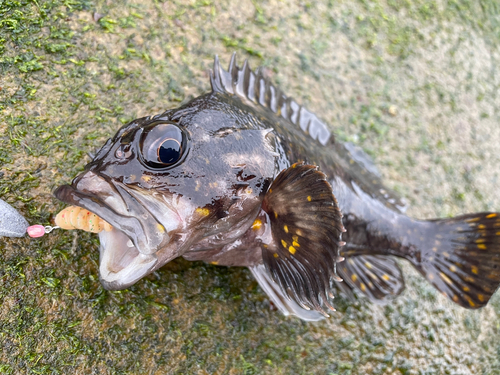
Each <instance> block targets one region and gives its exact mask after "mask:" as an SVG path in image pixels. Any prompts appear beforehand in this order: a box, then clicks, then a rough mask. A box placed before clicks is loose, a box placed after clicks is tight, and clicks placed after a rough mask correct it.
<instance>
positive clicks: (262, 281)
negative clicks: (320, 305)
mask: <svg viewBox="0 0 500 375" xmlns="http://www.w3.org/2000/svg"><path fill="white" fill-rule="evenodd" d="M249 268H250V271H251V272H252V274H253V276H254V277H255V279H256V280H257V282H258V283H259V285H260V287H261V288H262V289H263V290H264V292H266V294H267V295H268V297H269V299H270V300H271V301H272V302H273V303H274V305H275V306H276V307H277V308H278V310H280V311H281V312H282V313H283V314H284V315H285V316H288V315H295V316H297V317H299V318H300V319H302V320H305V321H318V320H322V319H324V318H325V316H324V315H323V314H321V313H319V312H318V311H315V310H307V309H304V308H303V307H301V306H300V305H299V304H298V303H297V302H295V301H294V300H293V299H290V298H289V297H288V296H286V295H285V294H283V292H282V290H281V288H280V287H279V285H278V284H277V283H276V282H275V281H273V279H272V278H271V276H270V275H269V273H268V272H267V270H266V267H265V266H264V265H263V264H259V265H257V266H253V267H249Z"/></svg>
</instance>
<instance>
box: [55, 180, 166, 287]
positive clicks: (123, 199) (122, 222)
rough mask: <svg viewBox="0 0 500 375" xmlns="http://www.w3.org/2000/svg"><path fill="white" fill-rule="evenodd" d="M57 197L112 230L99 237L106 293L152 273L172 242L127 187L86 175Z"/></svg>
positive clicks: (65, 188) (62, 187)
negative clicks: (88, 213) (93, 215)
mask: <svg viewBox="0 0 500 375" xmlns="http://www.w3.org/2000/svg"><path fill="white" fill-rule="evenodd" d="M54 195H55V196H56V198H58V199H59V200H61V201H63V202H65V203H68V204H70V205H74V206H78V207H82V208H85V209H87V210H89V211H90V212H92V213H94V214H96V215H97V216H99V217H100V218H102V219H103V220H105V221H106V222H108V223H109V224H111V226H112V227H113V229H112V230H111V231H101V232H100V233H99V240H100V248H99V250H100V261H99V263H100V264H99V277H100V280H101V283H102V285H103V287H104V288H105V289H108V290H120V289H125V288H127V287H129V286H130V285H133V284H134V283H136V282H137V281H138V280H140V279H141V278H143V277H144V276H146V275H147V274H149V273H150V272H152V271H153V269H154V267H155V266H156V265H157V263H158V257H157V255H156V253H157V252H158V250H159V249H161V248H162V247H164V246H166V245H167V244H168V242H169V240H170V238H169V236H168V233H167V232H166V230H165V227H164V226H163V225H162V224H161V223H159V222H158V220H157V219H156V218H155V217H154V216H153V215H152V214H151V213H150V212H149V211H148V210H147V209H146V208H145V207H144V205H143V204H141V202H139V201H138V200H137V199H136V197H134V196H133V195H132V194H130V192H128V191H127V190H126V189H125V188H124V187H122V186H120V185H118V184H114V183H108V182H107V181H105V180H104V179H103V178H101V177H99V176H97V175H96V174H94V173H93V172H87V173H85V174H84V175H82V176H81V177H79V178H77V179H75V181H74V182H73V184H72V185H63V186H60V187H59V188H57V189H56V191H55V192H54Z"/></svg>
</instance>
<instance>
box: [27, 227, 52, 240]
mask: <svg viewBox="0 0 500 375" xmlns="http://www.w3.org/2000/svg"><path fill="white" fill-rule="evenodd" d="M57 228H59V227H57V226H56V227H51V226H50V225H47V226H45V227H44V226H43V225H31V226H29V227H28V229H26V232H27V233H28V236H30V237H31V238H37V237H42V236H43V235H44V234H45V233H50V232H52V230H54V229H57Z"/></svg>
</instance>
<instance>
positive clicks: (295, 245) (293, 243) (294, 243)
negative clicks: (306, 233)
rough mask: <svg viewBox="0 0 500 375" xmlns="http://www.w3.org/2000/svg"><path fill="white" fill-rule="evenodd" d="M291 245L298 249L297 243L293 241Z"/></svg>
mask: <svg viewBox="0 0 500 375" xmlns="http://www.w3.org/2000/svg"><path fill="white" fill-rule="evenodd" d="M292 245H293V246H294V247H300V245H299V243H298V242H297V241H293V242H292Z"/></svg>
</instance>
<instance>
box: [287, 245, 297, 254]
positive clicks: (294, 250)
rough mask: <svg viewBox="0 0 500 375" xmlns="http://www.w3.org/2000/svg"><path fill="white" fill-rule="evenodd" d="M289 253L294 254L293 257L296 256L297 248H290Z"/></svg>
mask: <svg viewBox="0 0 500 375" xmlns="http://www.w3.org/2000/svg"><path fill="white" fill-rule="evenodd" d="M288 251H289V252H290V254H292V255H293V254H295V252H296V251H297V250H296V249H295V247H293V246H290V247H289V248H288Z"/></svg>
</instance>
